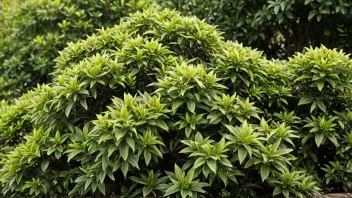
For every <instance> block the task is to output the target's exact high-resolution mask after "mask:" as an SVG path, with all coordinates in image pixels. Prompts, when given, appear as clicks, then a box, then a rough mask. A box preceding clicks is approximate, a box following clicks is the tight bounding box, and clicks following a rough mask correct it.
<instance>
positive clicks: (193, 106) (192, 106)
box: [187, 100, 196, 113]
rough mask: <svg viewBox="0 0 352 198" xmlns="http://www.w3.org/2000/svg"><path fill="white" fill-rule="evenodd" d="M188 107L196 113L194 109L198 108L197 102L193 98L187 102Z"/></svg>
mask: <svg viewBox="0 0 352 198" xmlns="http://www.w3.org/2000/svg"><path fill="white" fill-rule="evenodd" d="M187 108H188V110H189V111H190V112H192V113H194V110H195V108H196V103H195V102H194V101H192V100H190V101H188V102H187Z"/></svg>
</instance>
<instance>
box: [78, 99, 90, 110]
mask: <svg viewBox="0 0 352 198" xmlns="http://www.w3.org/2000/svg"><path fill="white" fill-rule="evenodd" d="M79 103H80V104H81V105H82V107H83V108H84V109H85V110H88V105H87V101H86V99H82V100H80V101H79Z"/></svg>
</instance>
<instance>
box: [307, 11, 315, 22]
mask: <svg viewBox="0 0 352 198" xmlns="http://www.w3.org/2000/svg"><path fill="white" fill-rule="evenodd" d="M316 14H317V11H316V10H311V11H310V12H309V14H308V20H311V19H312V18H313V17H314V16H315V15H316Z"/></svg>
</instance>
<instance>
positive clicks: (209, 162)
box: [207, 159, 217, 174]
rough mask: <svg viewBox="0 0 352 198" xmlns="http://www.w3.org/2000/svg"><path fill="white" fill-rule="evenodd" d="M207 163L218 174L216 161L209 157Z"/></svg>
mask: <svg viewBox="0 0 352 198" xmlns="http://www.w3.org/2000/svg"><path fill="white" fill-rule="evenodd" d="M207 165H208V167H209V168H210V170H211V171H213V172H214V173H215V174H216V168H217V166H216V161H215V160H212V159H209V160H207Z"/></svg>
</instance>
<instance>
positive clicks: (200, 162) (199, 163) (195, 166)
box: [193, 157, 206, 169]
mask: <svg viewBox="0 0 352 198" xmlns="http://www.w3.org/2000/svg"><path fill="white" fill-rule="evenodd" d="M205 162H206V161H205V159H204V157H200V158H198V159H197V160H196V161H195V162H194V166H193V168H194V169H196V168H198V167H200V166H202V165H203V164H205Z"/></svg>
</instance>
